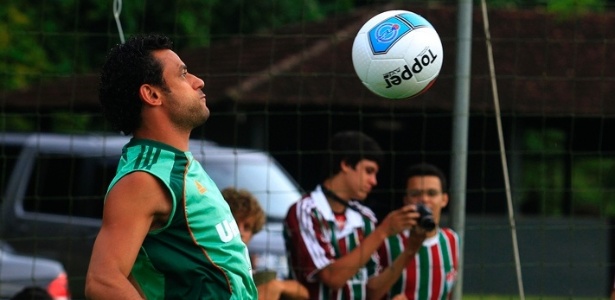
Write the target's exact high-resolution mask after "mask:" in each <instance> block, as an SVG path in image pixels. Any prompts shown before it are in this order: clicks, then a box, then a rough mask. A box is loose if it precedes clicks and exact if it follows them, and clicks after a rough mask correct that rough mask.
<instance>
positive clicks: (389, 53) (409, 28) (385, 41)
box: [352, 10, 444, 99]
mask: <svg viewBox="0 0 615 300" xmlns="http://www.w3.org/2000/svg"><path fill="white" fill-rule="evenodd" d="M443 58H444V53H443V51H442V42H441V41H440V36H439V35H438V33H437V32H436V30H435V29H434V28H433V26H432V25H431V23H429V22H428V21H427V20H426V19H425V18H423V17H421V16H420V15H418V14H415V13H413V12H409V11H405V10H390V11H386V12H383V13H380V14H378V15H376V16H375V17H373V18H371V19H370V20H369V21H367V22H366V23H365V25H363V27H361V29H360V30H359V32H358V33H357V36H356V37H355V39H354V44H353V45H352V63H353V65H354V69H355V71H356V73H357V75H358V76H359V78H360V79H361V82H363V84H364V85H365V86H366V87H367V88H368V89H369V90H370V91H372V92H374V93H375V94H377V95H379V96H382V97H385V98H390V99H404V98H410V97H414V96H417V95H419V94H421V93H423V92H425V91H426V90H428V89H429V88H430V87H431V85H432V84H433V82H434V81H435V80H436V78H437V77H438V74H439V73H440V69H441V67H442V59H443Z"/></svg>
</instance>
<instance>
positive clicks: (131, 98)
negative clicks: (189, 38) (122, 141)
mask: <svg viewBox="0 0 615 300" xmlns="http://www.w3.org/2000/svg"><path fill="white" fill-rule="evenodd" d="M172 46H173V43H172V42H171V40H170V39H169V38H168V37H166V36H163V35H159V34H143V35H135V36H132V37H131V38H129V39H128V40H127V41H126V42H125V43H124V44H118V45H116V46H114V47H113V48H112V49H111V51H109V54H108V55H107V61H106V62H105V64H104V65H103V67H102V71H101V73H100V85H99V100H100V104H101V105H102V111H103V115H104V116H105V118H106V119H107V120H108V121H109V122H110V123H111V126H113V128H114V129H115V130H120V131H122V132H123V133H124V134H132V133H133V132H134V131H135V129H137V128H138V127H139V126H140V124H141V108H142V102H141V99H140V98H139V87H140V86H141V85H143V84H151V85H155V86H160V87H163V88H165V89H166V84H165V82H164V79H163V77H162V64H161V63H160V61H158V60H157V59H155V58H154V56H153V55H152V52H153V51H155V50H164V49H171V48H172Z"/></svg>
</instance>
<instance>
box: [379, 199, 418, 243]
mask: <svg viewBox="0 0 615 300" xmlns="http://www.w3.org/2000/svg"><path fill="white" fill-rule="evenodd" d="M419 217H420V214H419V213H418V212H417V210H416V205H414V204H409V205H405V206H403V207H402V208H399V209H396V210H394V211H392V212H390V213H389V214H388V215H387V216H386V217H385V218H384V220H383V221H382V222H381V223H380V226H378V227H380V228H382V230H384V231H385V233H386V235H387V237H388V236H391V235H395V234H398V233H400V232H401V231H403V230H405V229H409V228H412V227H415V226H416V225H417V220H418V218H419Z"/></svg>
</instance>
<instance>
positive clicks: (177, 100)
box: [85, 35, 257, 300]
mask: <svg viewBox="0 0 615 300" xmlns="http://www.w3.org/2000/svg"><path fill="white" fill-rule="evenodd" d="M171 47H172V43H171V41H170V39H169V38H167V37H165V36H161V35H136V36H133V37H131V38H130V39H128V40H127V41H126V43H124V44H120V45H117V46H115V47H114V48H112V49H111V52H110V53H109V55H108V56H107V61H106V63H105V64H104V65H103V68H102V72H101V76H100V90H99V92H100V95H99V97H100V102H101V104H102V107H103V112H104V114H105V117H107V119H108V120H109V121H110V122H111V124H112V125H113V126H114V127H115V128H116V129H118V130H121V131H123V132H124V133H125V134H132V135H133V138H132V139H131V140H130V142H129V143H128V144H126V145H125V146H124V148H123V150H122V156H121V158H120V161H119V165H118V168H117V173H116V175H115V177H114V178H113V180H112V182H111V184H110V185H109V189H108V191H107V195H106V196H105V204H104V210H103V219H102V227H101V229H100V232H99V233H98V236H97V238H96V241H95V243H94V248H93V251H92V257H91V259H90V265H89V269H88V273H87V278H86V287H85V288H86V296H87V297H88V298H89V299H143V298H146V299H242V300H243V299H256V297H257V291H256V286H255V285H254V281H253V279H252V273H251V265H250V259H249V257H248V249H247V247H246V245H245V244H244V243H243V242H242V241H241V236H240V233H239V229H238V226H237V223H236V222H235V219H234V218H233V215H232V213H231V210H230V208H229V206H228V204H227V203H226V201H225V200H224V198H222V195H221V194H220V191H219V190H218V188H217V187H216V184H215V183H214V182H213V181H212V180H211V178H210V177H209V175H207V173H206V172H205V170H203V167H202V166H201V165H200V164H199V162H198V161H197V160H196V159H195V158H194V157H193V156H192V153H191V152H190V151H189V140H190V133H191V131H192V130H193V129H194V128H196V127H197V126H200V125H202V124H203V123H204V122H205V121H206V120H207V118H208V117H209V109H208V108H207V104H206V98H205V94H204V93H203V91H202V88H203V87H204V82H203V80H201V79H200V78H198V77H197V76H195V75H193V74H191V73H189V72H188V68H187V67H186V65H185V64H184V63H183V62H182V60H181V59H180V58H179V56H178V55H177V54H176V53H175V52H173V51H172V50H171Z"/></svg>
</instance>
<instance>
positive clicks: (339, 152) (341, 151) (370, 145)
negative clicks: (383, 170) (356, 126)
mask: <svg viewBox="0 0 615 300" xmlns="http://www.w3.org/2000/svg"><path fill="white" fill-rule="evenodd" d="M362 159H367V160H371V161H374V162H376V163H377V164H378V165H382V163H383V162H384V152H383V151H382V149H381V148H380V145H378V142H376V140H374V139H373V138H372V137H370V136H368V135H366V134H364V133H362V132H359V131H342V132H339V133H337V134H335V135H334V136H333V137H332V138H331V141H330V142H329V160H328V164H327V167H328V168H327V170H326V172H327V173H328V176H331V175H335V174H337V173H339V172H340V170H341V168H340V164H341V162H342V161H343V162H346V164H348V165H350V166H352V167H353V168H354V167H356V166H357V163H359V161H361V160H362Z"/></svg>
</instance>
